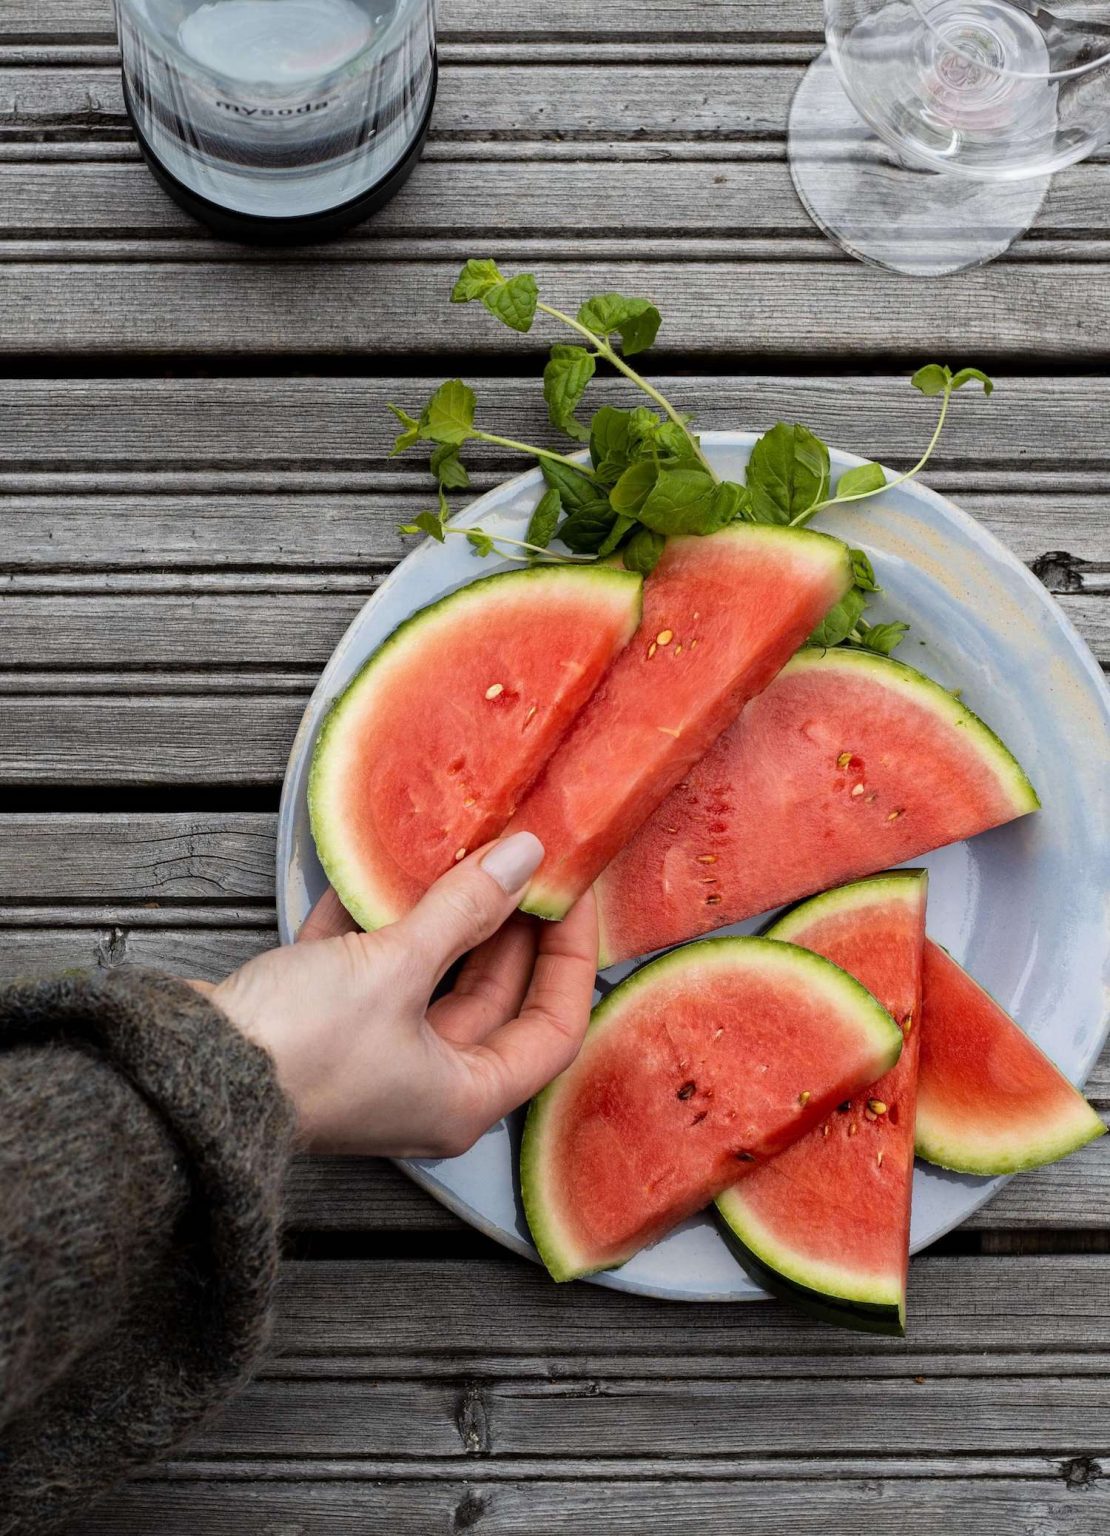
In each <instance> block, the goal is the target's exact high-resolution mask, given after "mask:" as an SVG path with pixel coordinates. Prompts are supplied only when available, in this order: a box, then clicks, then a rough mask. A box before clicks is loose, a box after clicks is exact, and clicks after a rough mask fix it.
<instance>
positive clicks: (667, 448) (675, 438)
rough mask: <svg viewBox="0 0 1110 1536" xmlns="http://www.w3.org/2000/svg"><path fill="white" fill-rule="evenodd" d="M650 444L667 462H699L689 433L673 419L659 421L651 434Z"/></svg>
mask: <svg viewBox="0 0 1110 1536" xmlns="http://www.w3.org/2000/svg"><path fill="white" fill-rule="evenodd" d="M651 446H652V448H653V449H654V450H655V452H656V453H657V454H659V455H660V457H661V458H663V459H665V460H666V462H667V463H668V464H673V465H675V466H678V465H681V464H688V465H696V464H698V463H699V462H700V461H699V459H698V452H697V448H696V446H695V444H694V442H693V441H692V440H691V438H690V434H689V433H688V432H687V431H686V429H685V428H684V427H680V426H679V425H678V424H677V422H674V421H663V422H660V423H659V425H658V426H657V427H656V429H655V431H654V432H653V433H652V435H651Z"/></svg>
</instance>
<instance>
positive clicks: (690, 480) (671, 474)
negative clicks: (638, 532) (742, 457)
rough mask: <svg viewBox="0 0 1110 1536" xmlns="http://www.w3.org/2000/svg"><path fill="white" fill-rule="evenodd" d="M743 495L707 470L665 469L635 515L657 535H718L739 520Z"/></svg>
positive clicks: (738, 488)
mask: <svg viewBox="0 0 1110 1536" xmlns="http://www.w3.org/2000/svg"><path fill="white" fill-rule="evenodd" d="M742 495H743V493H742V491H741V488H740V487H739V486H736V485H734V486H730V485H729V484H728V483H727V482H726V483H724V484H720V485H718V483H717V482H716V481H715V480H714V479H713V477H712V475H710V474H709V473H708V471H707V470H704V469H685V468H680V469H664V470H661V471H660V473H659V477H658V479H657V480H656V482H655V484H654V485H653V486H652V488H651V490H650V491H649V492H648V495H647V497H646V498H645V500H644V502H643V505H642V506H641V507H640V510H639V512H638V513H637V514H636V515H637V517H638V518H639V519H640V522H641V523H643V525H644V527H645V528H650V529H652V530H653V532H655V533H662V534H668V533H697V534H708V533H716V532H717V530H718V529H719V528H723V527H724V526H725V524H726V523H731V522H732V521H733V519H734V518H735V517H736V515H737V513H738V511H739V508H740V504H741V501H742Z"/></svg>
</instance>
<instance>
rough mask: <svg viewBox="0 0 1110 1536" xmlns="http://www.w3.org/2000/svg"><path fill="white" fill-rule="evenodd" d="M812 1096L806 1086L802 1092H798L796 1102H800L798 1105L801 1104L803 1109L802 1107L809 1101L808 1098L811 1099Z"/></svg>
mask: <svg viewBox="0 0 1110 1536" xmlns="http://www.w3.org/2000/svg"><path fill="white" fill-rule="evenodd" d="M812 1097H813V1095H812V1094H811V1093H810V1091H809V1089H808V1088H807V1089H806V1090H805V1091H804V1093H800V1094H799V1095H798V1103H799V1104H800V1105H801V1106H802V1108H803V1109H804V1108H805V1107H806V1105H807V1104H808V1103H809V1101H810V1099H811V1098H812Z"/></svg>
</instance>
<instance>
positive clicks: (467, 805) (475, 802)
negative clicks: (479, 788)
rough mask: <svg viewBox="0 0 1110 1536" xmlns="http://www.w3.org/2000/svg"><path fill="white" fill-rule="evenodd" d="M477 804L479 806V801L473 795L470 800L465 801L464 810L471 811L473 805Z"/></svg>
mask: <svg viewBox="0 0 1110 1536" xmlns="http://www.w3.org/2000/svg"><path fill="white" fill-rule="evenodd" d="M477 804H478V802H477V800H475V798H474V796H473V795H471V797H470V799H469V800H464V801H463V809H464V810H469V809H470V807H471V806H472V805H477Z"/></svg>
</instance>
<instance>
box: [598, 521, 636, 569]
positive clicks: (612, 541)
mask: <svg viewBox="0 0 1110 1536" xmlns="http://www.w3.org/2000/svg"><path fill="white" fill-rule="evenodd" d="M635 525H636V519H635V518H634V517H624V516H623V515H622V516H621V517H618V518H617V520H616V522H615V523H614V524H613V526H612V528H610V530H609V536H608V538H607V539H606V540H605V542H604V544H602V545H600V546H599V548H598V551H597V558H598V559H599V560H604V559H605V557H606V555H611V554H612V553H613V551H614V550H615V549H616V547H617V545H618V544H619V543H620V541H621V540H622V539H623V538H624V536H625V534H626V533H627V532H628V530H629V529H630V528H633V527H635Z"/></svg>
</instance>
